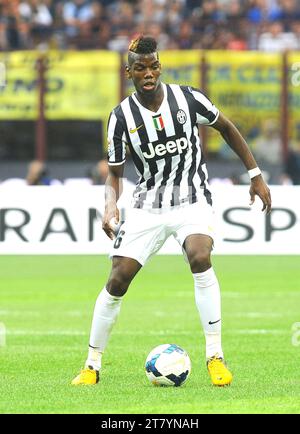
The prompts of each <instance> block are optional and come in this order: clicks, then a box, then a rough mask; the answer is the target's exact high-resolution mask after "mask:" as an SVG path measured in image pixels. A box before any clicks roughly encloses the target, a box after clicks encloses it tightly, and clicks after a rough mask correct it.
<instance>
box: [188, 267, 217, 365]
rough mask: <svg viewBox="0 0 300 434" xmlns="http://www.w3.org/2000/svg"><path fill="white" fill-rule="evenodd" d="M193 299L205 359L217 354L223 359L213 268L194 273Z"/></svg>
mask: <svg viewBox="0 0 300 434" xmlns="http://www.w3.org/2000/svg"><path fill="white" fill-rule="evenodd" d="M193 277H194V282H195V299H196V305H197V309H198V312H199V315H200V319H201V322H202V326H203V330H204V335H205V340H206V358H207V359H208V358H209V357H212V356H214V355H215V354H218V355H219V357H223V351H222V345H221V295H220V287H219V283H218V279H217V277H216V275H215V272H214V270H213V268H210V269H209V270H207V271H205V272H204V273H194V274H193Z"/></svg>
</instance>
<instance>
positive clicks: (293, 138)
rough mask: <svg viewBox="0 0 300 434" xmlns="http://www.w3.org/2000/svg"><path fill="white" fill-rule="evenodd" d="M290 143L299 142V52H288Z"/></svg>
mask: <svg viewBox="0 0 300 434" xmlns="http://www.w3.org/2000/svg"><path fill="white" fill-rule="evenodd" d="M288 80H289V82H288V90H289V119H288V121H289V136H290V144H291V145H292V146H293V145H295V143H298V144H299V143H300V53H299V52H293V53H292V52H291V53H289V54H288Z"/></svg>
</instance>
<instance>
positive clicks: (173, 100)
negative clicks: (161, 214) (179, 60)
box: [108, 83, 219, 209]
mask: <svg viewBox="0 0 300 434" xmlns="http://www.w3.org/2000/svg"><path fill="white" fill-rule="evenodd" d="M162 86H163V91H164V99H163V101H162V104H161V106H160V107H159V109H158V111H157V112H152V111H151V110H148V109H147V108H145V107H144V106H143V105H141V104H140V102H139V101H138V99H137V98H136V96H135V94H134V93H133V94H132V95H131V96H129V97H127V98H126V99H124V100H123V101H122V102H121V104H119V105H118V106H117V107H116V108H115V109H114V110H113V111H112V112H111V114H110V118H109V121H108V164H109V165H120V164H123V163H124V162H125V159H126V146H128V148H129V150H130V153H131V156H132V159H133V162H134V164H135V167H136V170H137V173H138V175H139V181H138V182H137V185H136V189H135V192H134V195H133V206H134V207H135V208H143V209H153V208H162V209H164V208H170V207H173V206H176V205H180V204H183V203H194V202H197V201H199V200H200V196H201V198H202V199H203V196H204V197H205V198H206V201H207V203H209V204H211V203H212V201H211V193H210V191H209V188H208V183H207V170H206V164H205V161H204V156H203V152H202V149H201V143H200V137H199V131H198V124H202V125H212V124H213V123H214V122H216V120H217V119H218V116H219V111H218V109H217V108H216V107H215V106H214V105H213V104H212V103H211V101H210V100H209V99H208V98H207V97H206V96H205V95H204V94H203V93H201V92H200V91H199V90H197V89H194V88H192V87H188V86H179V85H177V84H164V83H162Z"/></svg>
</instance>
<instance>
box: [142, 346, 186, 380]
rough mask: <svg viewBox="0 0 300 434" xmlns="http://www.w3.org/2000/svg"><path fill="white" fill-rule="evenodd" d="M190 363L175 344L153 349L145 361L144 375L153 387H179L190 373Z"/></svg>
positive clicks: (183, 352)
mask: <svg viewBox="0 0 300 434" xmlns="http://www.w3.org/2000/svg"><path fill="white" fill-rule="evenodd" d="M191 367H192V366H191V361H190V358H189V356H188V354H187V353H186V351H184V350H183V349H182V348H180V347H178V345H175V344H163V345H159V346H158V347H155V348H154V349H153V350H152V351H151V352H150V353H149V355H148V357H147V359H146V364H145V369H146V375H147V377H148V379H149V380H150V382H151V383H152V384H154V385H155V386H175V387H178V386H181V385H182V384H183V383H185V382H186V380H187V378H188V376H189V375H190V372H191Z"/></svg>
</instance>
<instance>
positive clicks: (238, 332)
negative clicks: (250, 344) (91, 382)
mask: <svg viewBox="0 0 300 434" xmlns="http://www.w3.org/2000/svg"><path fill="white" fill-rule="evenodd" d="M194 333H195V330H169V329H168V330H157V331H151V332H148V333H146V331H139V330H136V331H126V330H123V331H115V332H113V334H115V335H125V336H166V335H178V336H191V335H192V334H194ZM225 333H226V334H229V335H287V336H288V335H289V330H280V329H269V330H267V329H244V330H228V329H227V330H225ZM88 334H89V331H81V330H45V331H37V330H7V331H6V335H7V336H88Z"/></svg>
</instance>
